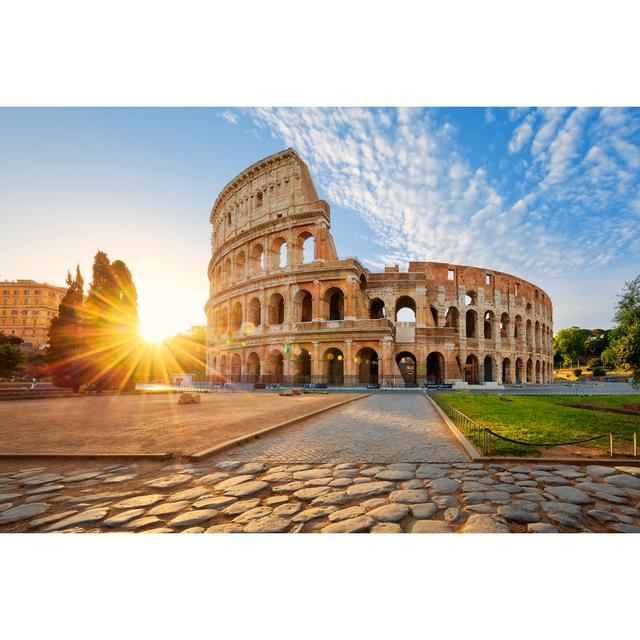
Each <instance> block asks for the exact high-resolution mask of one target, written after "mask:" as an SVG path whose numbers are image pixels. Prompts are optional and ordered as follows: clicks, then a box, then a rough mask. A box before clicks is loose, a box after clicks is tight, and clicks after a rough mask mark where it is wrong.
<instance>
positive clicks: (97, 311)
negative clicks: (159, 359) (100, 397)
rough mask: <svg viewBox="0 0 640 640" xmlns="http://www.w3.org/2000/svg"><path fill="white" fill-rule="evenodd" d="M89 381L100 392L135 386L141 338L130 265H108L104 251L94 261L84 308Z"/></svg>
mask: <svg viewBox="0 0 640 640" xmlns="http://www.w3.org/2000/svg"><path fill="white" fill-rule="evenodd" d="M84 320H85V324H86V327H87V331H86V334H85V338H86V348H87V352H88V353H89V354H90V356H91V357H90V362H91V373H90V376H89V379H88V382H89V383H91V384H94V385H95V386H96V387H97V388H98V389H104V388H107V387H111V388H119V389H122V388H125V387H129V386H131V384H133V380H134V376H133V373H134V371H135V368H136V365H137V360H138V359H139V357H140V356H139V351H140V348H141V342H142V341H141V339H140V335H139V333H138V296H137V292H136V287H135V285H134V283H133V278H132V277H131V272H130V271H129V269H128V267H127V265H126V264H125V263H124V262H123V261H122V260H115V261H114V262H109V258H108V256H107V254H106V253H104V251H98V252H97V253H96V255H95V257H94V261H93V272H92V281H91V286H90V288H89V294H88V296H87V300H86V304H85V307H84Z"/></svg>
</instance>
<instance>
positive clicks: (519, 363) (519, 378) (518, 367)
mask: <svg viewBox="0 0 640 640" xmlns="http://www.w3.org/2000/svg"><path fill="white" fill-rule="evenodd" d="M521 383H522V360H520V358H516V384H521Z"/></svg>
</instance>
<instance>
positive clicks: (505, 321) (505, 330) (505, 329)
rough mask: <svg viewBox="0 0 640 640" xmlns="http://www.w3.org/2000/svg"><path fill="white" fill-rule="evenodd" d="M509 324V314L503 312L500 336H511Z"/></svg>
mask: <svg viewBox="0 0 640 640" xmlns="http://www.w3.org/2000/svg"><path fill="white" fill-rule="evenodd" d="M509 325H510V321H509V314H508V313H503V314H502V315H501V316H500V337H501V338H508V337H509Z"/></svg>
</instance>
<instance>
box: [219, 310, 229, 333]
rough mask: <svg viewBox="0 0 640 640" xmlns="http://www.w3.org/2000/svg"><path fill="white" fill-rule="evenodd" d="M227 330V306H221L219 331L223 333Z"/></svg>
mask: <svg viewBox="0 0 640 640" xmlns="http://www.w3.org/2000/svg"><path fill="white" fill-rule="evenodd" d="M228 332H229V307H227V306H225V307H222V309H221V310H220V333H221V334H225V333H228Z"/></svg>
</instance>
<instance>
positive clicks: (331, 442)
mask: <svg viewBox="0 0 640 640" xmlns="http://www.w3.org/2000/svg"><path fill="white" fill-rule="evenodd" d="M233 457H234V458H235V459H236V460H270V461H277V462H343V461H344V460H349V461H350V462H424V461H429V462H436V461H437V462H462V461H465V460H468V457H467V456H466V455H465V453H464V450H463V449H462V447H461V446H460V445H459V444H458V442H457V441H456V440H455V439H454V438H453V437H452V435H451V432H450V431H449V429H448V428H447V426H446V425H445V424H444V423H443V422H442V419H441V418H440V416H439V415H438V414H437V412H436V411H435V409H434V408H433V407H432V406H431V404H429V402H427V400H426V399H425V398H424V396H423V395H422V394H413V393H411V394H383V393H378V394H372V395H370V396H369V397H367V398H364V399H362V400H357V401H356V402H352V403H350V404H348V405H346V406H344V407H340V408H338V409H333V410H331V411H328V412H327V413H325V414H322V415H319V416H317V417H314V418H310V419H309V420H305V421H304V422H301V423H299V424H297V425H294V426H291V427H288V428H286V429H281V430H278V431H276V432H274V433H273V434H270V435H267V436H264V437H263V438H260V439H259V440H253V441H251V442H248V443H247V444H244V445H241V446H239V447H237V448H235V449H234V450H233Z"/></svg>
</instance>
